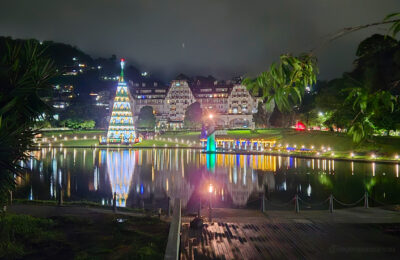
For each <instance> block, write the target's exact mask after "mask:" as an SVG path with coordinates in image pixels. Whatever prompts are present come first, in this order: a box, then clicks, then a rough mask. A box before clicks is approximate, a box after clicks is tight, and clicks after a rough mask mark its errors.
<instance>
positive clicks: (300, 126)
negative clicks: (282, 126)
mask: <svg viewBox="0 0 400 260" xmlns="http://www.w3.org/2000/svg"><path fill="white" fill-rule="evenodd" d="M295 128H296V131H304V130H306V125H305V124H303V123H302V122H301V121H297V123H296V126H295Z"/></svg>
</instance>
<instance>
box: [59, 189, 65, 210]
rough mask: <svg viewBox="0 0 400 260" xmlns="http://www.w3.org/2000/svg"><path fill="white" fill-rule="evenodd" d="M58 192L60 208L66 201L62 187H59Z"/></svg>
mask: <svg viewBox="0 0 400 260" xmlns="http://www.w3.org/2000/svg"><path fill="white" fill-rule="evenodd" d="M58 190H59V194H58V206H62V205H63V202H64V200H63V195H64V194H63V193H64V192H63V188H62V187H60V186H59V188H58Z"/></svg>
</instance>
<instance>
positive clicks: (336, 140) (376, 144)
mask: <svg viewBox="0 0 400 260" xmlns="http://www.w3.org/2000/svg"><path fill="white" fill-rule="evenodd" d="M226 133H227V135H226V137H229V138H235V139H240V138H242V139H252V138H264V139H275V140H276V142H277V144H280V145H282V147H285V146H286V145H289V146H291V147H293V146H296V147H297V148H301V147H303V146H304V147H305V148H308V149H310V148H312V147H314V148H313V150H314V154H311V153H310V154H309V155H316V154H317V153H319V154H318V156H325V157H331V158H357V159H382V160H393V159H395V156H396V155H397V154H398V153H399V154H400V137H383V136H376V137H374V138H373V139H372V140H370V141H366V142H364V143H362V144H359V145H356V144H354V143H353V141H352V139H351V137H350V136H348V135H347V134H345V133H336V132H321V131H304V132H299V131H295V130H293V129H259V130H255V131H253V130H227V131H226ZM56 135H57V134H54V133H53V136H56ZM97 135H98V133H97ZM75 136H77V140H74V137H75ZM94 136H96V134H94V133H92V135H89V133H88V132H86V131H83V132H76V131H75V132H73V133H70V134H67V133H64V134H63V135H62V137H60V138H58V140H57V141H53V142H52V145H53V146H59V145H63V146H64V147H72V146H95V145H96V146H98V147H107V146H103V145H99V142H98V139H97V138H96V139H93V137H94ZM65 137H67V139H68V140H64V138H65ZM85 137H86V139H84V138H85ZM199 138H200V131H179V132H166V133H164V134H162V135H160V136H158V137H156V140H143V141H142V142H141V143H138V144H134V145H131V146H123V145H121V147H137V148H140V147H177V146H179V147H193V146H197V147H198V146H199ZM194 144H195V145H194ZM44 145H45V146H46V145H48V144H44ZM322 147H324V149H325V150H326V151H323V150H324V149H322ZM328 148H329V149H328ZM292 154H299V152H293V153H292ZM303 154H304V153H303ZM352 156H353V157H352ZM373 157H374V158H373Z"/></svg>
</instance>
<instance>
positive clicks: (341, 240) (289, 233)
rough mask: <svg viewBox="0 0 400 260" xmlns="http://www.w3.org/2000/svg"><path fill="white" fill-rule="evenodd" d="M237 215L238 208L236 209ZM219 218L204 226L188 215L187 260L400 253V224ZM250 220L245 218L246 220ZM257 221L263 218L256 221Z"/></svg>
mask: <svg viewBox="0 0 400 260" xmlns="http://www.w3.org/2000/svg"><path fill="white" fill-rule="evenodd" d="M235 213H236V212H235ZM236 218H237V219H238V221H235V217H234V218H229V219H223V218H216V219H215V221H216V222H213V223H205V225H204V226H203V228H202V229H199V230H194V229H190V228H189V221H190V218H188V217H184V218H182V229H181V231H182V236H181V259H196V260H198V259H338V258H342V257H344V258H346V257H347V258H349V257H350V258H357V259H358V258H360V259H361V258H363V259H371V258H375V259H378V258H381V257H385V258H393V257H394V256H396V257H397V256H400V236H397V235H395V236H393V234H388V233H387V232H386V231H385V230H389V229H393V225H395V229H396V230H397V229H398V232H397V231H396V232H397V233H400V224H388V223H386V224H367V223H356V224H349V223H333V222H330V221H327V222H316V221H312V220H309V219H300V218H297V219H293V220H291V221H286V220H284V221H281V219H279V218H266V217H263V218H257V219H255V218H254V217H252V219H250V218H249V219H247V222H246V218H242V217H236ZM243 220H245V221H243ZM255 220H257V221H255ZM385 225H389V226H385ZM397 233H396V234H397Z"/></svg>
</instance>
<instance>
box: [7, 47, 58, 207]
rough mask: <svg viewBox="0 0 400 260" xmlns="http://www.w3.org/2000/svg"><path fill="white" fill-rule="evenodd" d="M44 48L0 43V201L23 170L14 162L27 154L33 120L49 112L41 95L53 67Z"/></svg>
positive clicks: (47, 87)
mask: <svg viewBox="0 0 400 260" xmlns="http://www.w3.org/2000/svg"><path fill="white" fill-rule="evenodd" d="M44 51H45V50H44V49H43V48H41V46H40V45H38V44H37V43H35V42H33V41H27V42H26V43H24V44H23V43H12V42H11V41H9V42H7V43H6V44H5V45H4V46H0V53H2V57H1V59H0V203H4V202H5V201H6V200H7V197H8V194H9V191H10V190H12V189H14V187H15V181H14V180H15V176H17V175H19V174H21V172H22V171H23V170H24V169H23V167H21V166H19V164H18V162H19V161H21V160H26V159H27V158H28V156H29V154H28V153H27V151H28V150H29V148H30V147H31V146H32V139H33V137H34V136H35V134H37V133H38V131H36V130H34V129H33V126H34V124H35V122H36V121H37V120H39V119H40V118H41V117H42V116H43V114H44V113H49V112H50V107H49V106H48V105H47V104H46V103H45V102H44V101H43V100H42V99H41V95H42V94H43V93H44V92H46V91H50V90H51V84H50V80H51V79H52V78H53V77H55V76H56V75H57V70H56V69H55V67H54V65H53V63H52V61H51V60H49V59H47V58H46V57H45V56H44Z"/></svg>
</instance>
